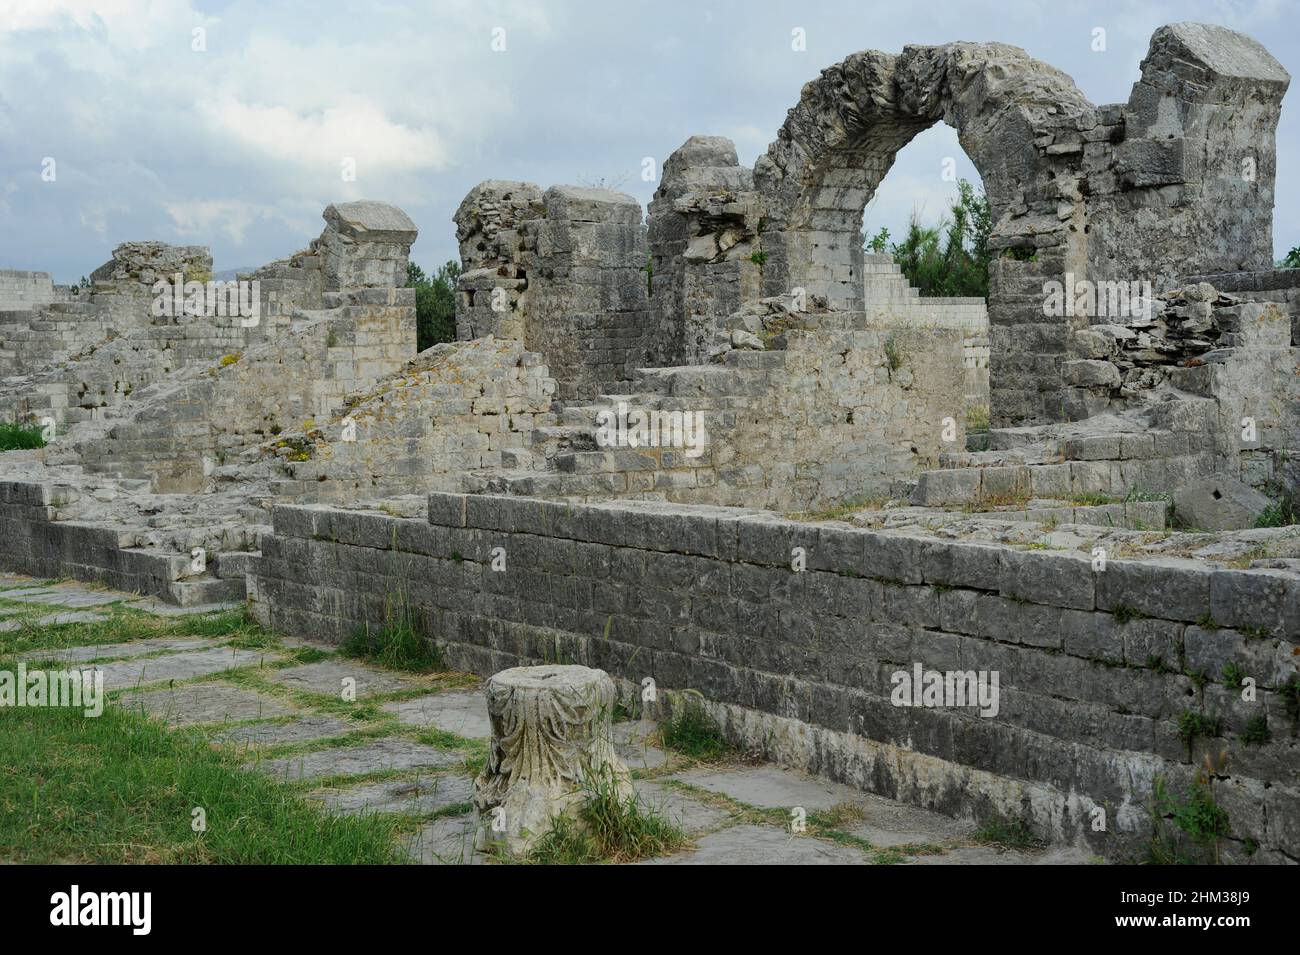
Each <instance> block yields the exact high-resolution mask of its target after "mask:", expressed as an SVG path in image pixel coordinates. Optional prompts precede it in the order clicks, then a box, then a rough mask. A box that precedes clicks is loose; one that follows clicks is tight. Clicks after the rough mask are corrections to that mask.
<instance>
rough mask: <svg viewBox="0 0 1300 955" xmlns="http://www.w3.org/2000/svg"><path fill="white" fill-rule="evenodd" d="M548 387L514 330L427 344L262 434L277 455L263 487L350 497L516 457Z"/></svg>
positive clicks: (442, 478) (547, 407) (308, 497)
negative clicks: (336, 402) (298, 424)
mask: <svg viewBox="0 0 1300 955" xmlns="http://www.w3.org/2000/svg"><path fill="white" fill-rule="evenodd" d="M554 393H555V379H554V378H551V377H550V372H549V369H548V368H547V367H546V366H545V365H544V364H542V361H541V357H540V356H539V355H537V354H535V353H532V352H526V351H524V348H523V345H522V344H521V343H520V342H519V341H517V340H513V339H476V340H472V341H467V342H456V343H454V344H443V345H437V346H435V347H433V348H431V349H429V350H427V351H424V352H422V353H421V354H420V355H419V356H418V357H417V358H416V359H414V360H412V361H411V362H410V363H409V364H407V365H406V366H404V367H403V368H402V369H401V370H400V372H399V373H398V374H397V376H396V377H395V378H393V379H390V380H388V381H385V382H382V383H381V384H380V385H378V386H376V388H375V389H374V390H372V391H371V392H370V393H368V394H367V393H362V394H356V395H353V396H352V397H351V398H350V399H349V401H348V402H347V403H346V404H345V405H344V406H343V407H342V408H336V409H334V413H333V416H332V420H329V421H325V420H321V421H320V422H319V426H318V427H317V428H314V429H312V430H311V431H310V433H309V434H303V433H301V432H298V433H285V434H284V435H283V436H282V437H281V439H280V440H277V441H272V442H270V443H269V444H268V445H267V446H266V448H265V453H266V454H268V455H273V456H275V457H276V458H277V459H278V460H279V465H280V471H279V473H278V474H277V475H276V477H275V479H274V480H273V481H272V483H271V487H272V489H273V490H274V491H275V493H276V494H277V495H278V496H280V497H283V498H287V499H291V500H298V501H341V502H355V501H358V500H365V499H372V498H376V497H385V496H395V495H408V494H417V493H421V492H427V491H430V490H433V489H436V488H442V487H446V486H448V484H449V483H451V482H453V481H458V480H459V479H460V478H461V476H462V475H464V474H466V473H472V472H475V471H480V470H483V469H487V468H502V467H526V466H528V464H529V463H530V460H529V459H530V456H531V450H530V448H531V445H532V442H533V435H534V431H535V429H537V428H542V427H547V426H550V425H554V424H555V415H554V414H553V413H552V412H551V398H552V396H553V395H554Z"/></svg>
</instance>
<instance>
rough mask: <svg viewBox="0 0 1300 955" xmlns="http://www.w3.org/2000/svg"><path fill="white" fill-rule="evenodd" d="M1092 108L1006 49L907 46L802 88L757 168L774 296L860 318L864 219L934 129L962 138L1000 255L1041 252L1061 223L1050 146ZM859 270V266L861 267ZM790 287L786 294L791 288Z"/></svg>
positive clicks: (1040, 66)
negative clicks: (1005, 248)
mask: <svg viewBox="0 0 1300 955" xmlns="http://www.w3.org/2000/svg"><path fill="white" fill-rule="evenodd" d="M1094 114H1095V108H1094V107H1093V106H1092V104H1091V103H1089V102H1088V100H1087V99H1085V98H1084V96H1083V94H1082V93H1080V92H1079V90H1078V88H1077V87H1076V86H1075V84H1074V81H1073V80H1071V79H1070V77H1069V76H1067V75H1066V74H1064V73H1062V72H1060V71H1059V70H1056V69H1054V68H1053V67H1051V66H1048V65H1047V64H1046V63H1042V62H1040V61H1038V60H1035V59H1033V58H1032V57H1030V56H1029V55H1028V54H1026V53H1025V52H1024V51H1023V50H1020V49H1017V48H1016V47H1012V46H1006V45H1004V44H1000V43H950V44H946V45H943V46H933V47H927V46H909V47H907V48H905V49H904V51H903V52H902V53H901V54H899V55H893V54H888V53H880V52H878V51H866V52H861V53H854V54H852V55H851V56H849V57H847V58H846V59H845V60H843V61H842V62H840V63H837V64H836V65H835V66H832V67H830V68H829V69H826V70H823V71H822V74H821V76H819V77H818V78H817V79H815V80H813V81H811V82H809V83H807V84H805V86H804V88H803V91H802V94H801V95H800V98H799V102H798V103H797V104H796V105H795V106H794V108H793V109H791V110H790V112H789V114H788V115H787V116H786V120H785V123H784V125H783V126H782V127H781V129H780V131H779V132H778V134H777V139H776V141H775V142H773V143H772V145H771V146H770V147H768V151H767V153H766V155H764V156H762V157H760V158H759V160H758V162H757V163H756V164H755V167H754V180H755V186H756V188H758V189H759V191H760V192H761V193H763V194H764V197H765V199H766V207H767V215H768V221H767V222H766V223H765V230H766V231H767V232H768V233H769V235H768V237H767V239H766V241H765V251H766V252H767V258H768V261H769V262H772V264H773V267H771V268H769V269H768V274H767V275H766V276H765V281H767V282H769V283H771V284H770V285H769V287H768V288H766V289H765V291H768V292H770V293H771V294H779V293H780V292H782V291H785V290H786V289H787V288H788V287H789V286H790V285H801V286H802V287H804V288H806V289H808V291H809V292H810V293H814V294H824V295H827V297H828V298H829V299H830V300H831V302H832V304H833V305H838V306H839V307H842V308H852V307H853V304H854V301H855V299H854V297H853V295H852V290H853V289H854V288H855V287H856V288H857V289H858V290H859V291H858V297H859V298H860V295H861V292H860V287H861V271H860V266H856V267H855V265H856V263H855V261H854V255H855V253H857V254H859V255H860V252H861V243H860V241H859V239H858V235H859V233H860V231H861V226H862V210H863V208H864V207H865V206H866V204H867V202H868V201H870V199H871V196H872V195H873V194H874V192H875V190H876V187H877V186H878V185H879V184H880V181H881V180H882V179H883V178H884V176H885V173H887V172H888V171H889V168H890V166H891V165H892V164H893V160H894V156H895V155H896V154H897V152H898V151H899V150H900V149H902V148H903V147H904V146H905V145H907V143H909V142H910V141H911V140H912V138H913V137H915V136H916V135H917V134H918V133H920V132H922V131H923V130H926V129H928V128H929V127H931V126H933V125H934V124H935V123H937V122H940V121H942V122H946V123H947V124H948V125H950V126H952V127H953V128H955V129H956V130H957V135H958V139H959V140H960V142H961V145H962V148H963V149H964V150H965V151H966V153H967V155H969V156H970V158H971V161H972V162H973V163H974V164H975V167H976V168H977V169H978V170H979V173H980V176H981V177H982V178H983V180H984V187H985V190H986V192H987V193H988V196H989V201H990V204H991V205H992V208H993V213H994V219H995V222H996V226H995V236H996V243H995V244H997V245H1009V246H1015V245H1023V246H1035V245H1038V244H1039V242H1038V236H1040V235H1042V233H1043V232H1044V231H1050V232H1056V233H1059V232H1060V231H1061V230H1060V229H1053V230H1044V229H1042V228H1034V227H1033V226H1034V223H1033V222H1032V221H1027V220H1031V219H1032V213H1033V211H1038V212H1040V213H1044V214H1050V216H1051V218H1052V219H1057V218H1058V214H1059V204H1060V201H1061V200H1063V199H1064V200H1067V201H1068V200H1075V201H1077V200H1078V198H1080V197H1077V196H1070V195H1069V194H1068V193H1067V194H1065V195H1059V194H1058V195H1051V194H1047V195H1044V190H1043V189H1042V188H1041V187H1042V186H1043V185H1048V186H1050V185H1051V183H1050V182H1048V183H1044V182H1042V179H1043V178H1045V177H1044V173H1046V172H1049V171H1050V170H1049V169H1048V168H1046V167H1048V166H1050V164H1049V163H1047V162H1045V161H1044V160H1045V159H1046V154H1047V146H1048V145H1050V139H1048V142H1047V143H1045V144H1044V143H1040V142H1038V141H1039V140H1042V139H1044V138H1047V137H1050V136H1051V134H1052V132H1053V131H1054V130H1055V129H1057V128H1059V127H1062V126H1067V127H1069V128H1071V129H1074V128H1078V126H1080V125H1086V124H1088V123H1089V122H1091V123H1092V124H1093V125H1095V115H1094ZM858 261H860V260H858ZM783 286H784V287H783Z"/></svg>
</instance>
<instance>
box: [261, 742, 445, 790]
mask: <svg viewBox="0 0 1300 955" xmlns="http://www.w3.org/2000/svg"><path fill="white" fill-rule="evenodd" d="M462 759H464V754H463V753H455V752H449V751H447V750H443V749H437V748H435V747H433V746H427V745H425V744H424V743H416V742H414V741H413V740H409V739H403V738H401V737H397V736H389V737H385V738H383V739H377V740H373V741H372V742H369V743H362V744H361V745H359V746H336V747H332V748H330V749H322V750H318V751H316V752H314V753H304V754H303V755H301V756H286V757H284V758H282V759H270V760H262V761H260V762H254V763H250V764H249V766H250V767H253V768H256V769H260V770H262V772H264V773H267V774H269V775H271V776H274V777H276V778H279V779H283V780H287V781H294V780H302V779H321V778H324V777H326V776H361V775H364V774H366V773H377V772H381V771H384V770H390V769H424V768H435V769H442V768H444V767H447V766H452V765H455V764H457V763H459V762H460V761H461V760H462Z"/></svg>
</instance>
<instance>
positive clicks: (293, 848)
mask: <svg viewBox="0 0 1300 955" xmlns="http://www.w3.org/2000/svg"><path fill="white" fill-rule="evenodd" d="M49 609H50V608H48V607H39V608H27V607H24V608H23V610H24V613H25V614H26V613H38V614H39V613H45V612H48V611H49ZM187 636H198V637H213V638H218V639H224V640H227V641H229V642H230V643H233V644H237V645H241V646H248V647H256V648H267V649H269V648H272V647H278V646H279V644H280V640H279V637H277V636H276V635H275V634H272V633H269V632H267V631H264V630H262V629H260V628H259V627H258V626H257V625H256V624H255V623H253V622H252V621H251V620H249V619H248V618H247V616H246V615H245V613H244V611H243V609H242V608H241V609H238V610H233V611H230V612H228V613H222V614H213V615H205V616H189V617H155V616H150V615H147V614H144V613H141V612H139V611H135V610H131V609H128V608H113V609H110V610H109V611H108V617H107V619H104V620H100V621H94V622H87V623H82V624H72V625H67V626H61V627H35V626H24V627H22V628H19V629H17V630H15V631H12V632H10V633H4V634H0V669H6V670H12V669H13V668H14V666H15V662H14V656H15V655H17V654H23V655H29V654H39V653H40V651H42V650H55V649H61V648H63V647H69V646H78V645H102V644H111V643H125V642H130V641H133V640H146V639H152V638H159V637H187ZM239 672H242V671H239ZM230 676H231V677H232V679H231V680H230V682H238V681H237V679H235V678H236V677H237V676H238V672H237V673H234V674H231V675H230ZM250 679H251V677H250ZM246 756H247V754H246V753H243V752H241V751H238V750H237V749H235V748H226V749H217V748H214V747H213V746H212V745H211V743H210V741H209V740H208V739H207V737H206V736H205V735H204V734H203V732H202V731H200V730H198V729H182V730H169V729H168V728H167V726H166V725H165V724H163V723H161V722H159V721H156V720H152V719H149V718H147V717H145V716H144V715H143V714H142V713H141V712H140V711H138V710H134V709H129V708H124V707H120V706H117V705H114V704H110V705H108V706H106V707H105V708H104V712H103V714H102V715H101V716H99V717H95V718H88V717H86V716H85V715H84V714H83V711H81V710H74V709H61V708H45V709H26V708H23V709H15V708H4V709H0V861H3V862H20V863H82V864H86V863H94V864H115V863H164V864H165V863H235V864H296V865H303V864H345V863H396V862H401V861H403V859H404V856H403V855H402V854H401V853H400V851H399V850H398V849H397V847H396V845H395V835H396V832H397V828H398V827H399V826H400V825H401V823H402V819H401V818H400V817H391V818H390V817H386V816H367V817H349V816H332V815H329V814H327V813H326V812H325V811H324V810H323V809H322V808H321V807H320V806H319V805H318V804H317V803H315V802H313V801H310V800H306V799H304V798H303V797H302V796H301V795H299V790H300V788H301V787H292V786H286V785H283V784H281V783H279V782H276V781H275V780H274V779H272V778H270V777H268V776H265V775H263V774H261V773H258V772H254V771H251V770H246V769H244V768H242V767H241V763H242V762H243V761H244V759H245V758H246ZM196 808H200V809H202V810H203V812H204V815H205V819H206V828H205V829H204V830H203V831H201V832H195V831H194V829H193V827H192V823H193V821H194V815H193V811H194V810H195V809H196Z"/></svg>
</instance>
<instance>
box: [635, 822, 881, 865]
mask: <svg viewBox="0 0 1300 955" xmlns="http://www.w3.org/2000/svg"><path fill="white" fill-rule="evenodd" d="M868 861H869V860H868V859H867V857H866V856H865V855H864V854H863V853H862V852H860V851H858V850H857V849H855V848H852V847H851V846H839V845H835V844H834V843H830V842H823V841H821V840H820V839H815V838H813V837H812V836H806V835H795V834H794V833H791V832H787V831H786V830H784V829H777V828H776V827H774V826H734V827H732V828H730V829H723V830H722V831H721V832H715V833H713V834H712V835H707V836H701V837H700V838H699V839H697V840H696V848H695V850H694V851H693V852H692V851H687V852H682V853H678V854H677V855H672V856H667V857H665V858H661V859H650V860H647V861H645V862H642V863H640V864H641V865H866V864H868Z"/></svg>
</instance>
